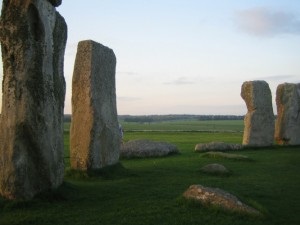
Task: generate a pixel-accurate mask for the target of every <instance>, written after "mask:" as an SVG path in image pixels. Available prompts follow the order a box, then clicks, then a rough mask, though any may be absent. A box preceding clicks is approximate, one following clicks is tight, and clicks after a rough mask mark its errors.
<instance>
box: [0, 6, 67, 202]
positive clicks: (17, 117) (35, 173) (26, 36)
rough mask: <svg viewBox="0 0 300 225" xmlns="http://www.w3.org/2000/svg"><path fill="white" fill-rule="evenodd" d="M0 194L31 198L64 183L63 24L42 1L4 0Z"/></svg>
mask: <svg viewBox="0 0 300 225" xmlns="http://www.w3.org/2000/svg"><path fill="white" fill-rule="evenodd" d="M0 29H1V32H0V38H1V47H2V59H3V70H4V78H3V89H2V92H3V96H2V113H1V121H0V194H1V195H3V196H5V197H6V198H11V199H14V198H16V199H29V198H32V197H33V196H34V195H36V194H37V193H39V192H43V191H45V190H48V189H51V188H56V187H58V186H59V185H60V184H61V183H62V182H63V176H64V162H63V161H64V159H63V153H64V144H63V108H64V97H65V81H64V75H63V61H64V51H65V45H66V40H67V25H66V23H65V21H64V19H63V17H61V16H60V15H59V13H58V12H56V10H55V8H54V7H53V6H52V5H51V4H50V3H49V2H48V1H45V0H27V1H17V0H10V1H8V0H4V1H3V8H2V14H1V23H0Z"/></svg>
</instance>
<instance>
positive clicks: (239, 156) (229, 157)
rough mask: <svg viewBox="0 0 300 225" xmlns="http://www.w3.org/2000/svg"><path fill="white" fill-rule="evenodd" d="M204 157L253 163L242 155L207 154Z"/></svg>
mask: <svg viewBox="0 0 300 225" xmlns="http://www.w3.org/2000/svg"><path fill="white" fill-rule="evenodd" d="M202 157H210V158H225V159H234V160H244V161H252V160H251V159H250V158H249V157H248V156H245V155H240V154H232V153H225V152H206V153H204V154H203V155H202Z"/></svg>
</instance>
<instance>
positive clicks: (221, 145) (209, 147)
mask: <svg viewBox="0 0 300 225" xmlns="http://www.w3.org/2000/svg"><path fill="white" fill-rule="evenodd" d="M242 148H243V145H241V144H231V143H225V142H210V143H199V144H197V145H196V146H195V151H196V152H206V151H216V150H218V151H229V150H240V149H242Z"/></svg>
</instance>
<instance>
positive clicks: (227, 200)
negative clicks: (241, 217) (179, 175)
mask: <svg viewBox="0 0 300 225" xmlns="http://www.w3.org/2000/svg"><path fill="white" fill-rule="evenodd" d="M183 196H184V197H185V198H186V199H192V200H196V201H199V202H200V203H201V204H203V205H205V206H210V205H213V206H217V207H220V208H223V209H225V210H229V211H237V212H242V213H247V214H252V215H261V213H260V212H259V211H257V210H256V209H254V208H252V207H250V206H248V205H246V204H244V203H243V202H241V201H240V200H239V199H238V198H237V197H236V196H234V195H232V194H230V193H228V192H226V191H224V190H222V189H219V188H210V187H204V186H202V185H191V186H190V187H189V188H188V189H187V190H186V191H185V192H184V193H183Z"/></svg>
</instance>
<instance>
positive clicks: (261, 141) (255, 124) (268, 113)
mask: <svg viewBox="0 0 300 225" xmlns="http://www.w3.org/2000/svg"><path fill="white" fill-rule="evenodd" d="M241 96H242V98H243V99H244V101H245V103H246V105H247V109H248V112H247V114H246V116H245V118H244V126H245V127H244V136H243V144H244V145H249V146H257V147H264V146H271V145H273V142H274V130H275V119H274V113H273V107H272V95H271V91H270V88H269V85H268V83H267V82H265V81H246V82H244V83H243V85H242V90H241Z"/></svg>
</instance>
